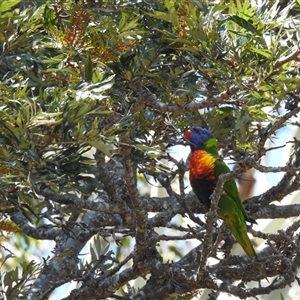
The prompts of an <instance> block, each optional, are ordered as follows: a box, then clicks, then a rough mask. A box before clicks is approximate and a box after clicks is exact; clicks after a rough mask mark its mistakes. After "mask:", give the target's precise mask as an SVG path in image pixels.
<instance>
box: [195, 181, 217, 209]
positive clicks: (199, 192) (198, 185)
mask: <svg viewBox="0 0 300 300" xmlns="http://www.w3.org/2000/svg"><path fill="white" fill-rule="evenodd" d="M191 186H192V188H193V191H194V193H195V194H196V196H197V197H198V199H199V201H200V202H201V203H202V204H203V205H205V206H206V207H207V209H210V204H211V200H210V198H209V197H210V196H211V194H212V193H213V191H214V189H215V186H216V184H215V182H214V181H212V180H210V179H207V178H205V177H203V178H196V179H193V180H191Z"/></svg>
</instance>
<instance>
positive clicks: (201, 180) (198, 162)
mask: <svg viewBox="0 0 300 300" xmlns="http://www.w3.org/2000/svg"><path fill="white" fill-rule="evenodd" d="M183 137H184V138H185V139H186V140H187V141H188V142H189V144H190V148H191V155H190V160H189V179H190V184H191V187H192V189H193V191H194V193H195V194H196V196H197V198H198V199H199V201H200V202H201V203H202V204H203V205H204V206H205V207H206V208H207V209H210V207H211V199H210V196H211V195H212V193H213V192H214V189H215V187H216V185H217V182H218V178H219V176H220V175H222V174H226V173H229V172H230V169H229V167H228V166H227V164H226V163H225V162H224V161H223V160H222V159H221V157H220V155H219V152H218V142H217V140H216V139H215V138H214V136H213V134H212V132H211V131H210V130H208V129H206V128H203V127H192V128H190V129H188V130H186V131H184V133H183ZM217 213H218V217H219V218H220V219H222V220H223V221H224V222H225V223H226V224H227V225H228V227H229V228H230V230H231V232H232V234H233V235H234V237H235V238H236V240H237V242H238V243H239V244H240V245H241V246H242V248H243V249H244V251H245V253H246V254H247V255H248V256H249V257H250V258H256V257H257V255H256V252H255V250H254V247H253V245H252V243H251V241H250V239H249V236H248V233H247V225H246V221H247V222H249V223H251V224H257V222H256V221H255V220H253V219H252V218H250V217H249V216H248V215H247V213H246V210H245V208H244V205H243V202H242V200H241V197H240V195H239V192H238V188H237V185H236V183H235V180H234V179H233V178H230V179H229V180H227V181H226V182H225V183H224V185H223V191H222V194H221V196H220V199H219V202H218V206H217ZM258 269H259V270H260V272H262V274H263V276H264V277H265V278H266V279H267V277H266V274H265V272H264V270H263V269H262V268H260V267H259V268H258Z"/></svg>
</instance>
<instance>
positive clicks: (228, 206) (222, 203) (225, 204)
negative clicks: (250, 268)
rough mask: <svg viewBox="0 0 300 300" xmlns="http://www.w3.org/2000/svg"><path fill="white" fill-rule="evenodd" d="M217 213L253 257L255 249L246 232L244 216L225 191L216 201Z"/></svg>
mask: <svg viewBox="0 0 300 300" xmlns="http://www.w3.org/2000/svg"><path fill="white" fill-rule="evenodd" d="M218 215H219V217H220V218H221V219H223V221H224V222H225V223H226V224H227V225H228V226H229V228H230V230H231V232H232V234H233V235H234V237H235V238H236V240H237V242H238V243H239V244H240V245H241V246H242V248H243V249H244V251H245V252H246V254H247V255H248V256H249V257H250V258H252V257H255V256H256V253H255V250H254V248H253V245H252V243H251V241H250V239H249V237H248V234H247V226H246V223H245V217H244V215H243V213H242V212H241V210H240V208H239V207H238V206H237V204H236V202H235V201H234V200H233V199H232V198H231V197H230V196H229V195H226V194H225V193H224V194H223V195H222V196H221V198H220V200H219V203H218Z"/></svg>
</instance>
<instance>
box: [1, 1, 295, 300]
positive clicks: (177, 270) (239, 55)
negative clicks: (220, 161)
mask: <svg viewBox="0 0 300 300" xmlns="http://www.w3.org/2000/svg"><path fill="white" fill-rule="evenodd" d="M24 2H25V1H24ZM258 2H260V1H258ZM299 9H300V6H299V3H295V2H293V1H290V3H289V2H284V4H280V3H278V2H276V3H273V1H264V2H263V3H255V1H247V0H245V1H243V0H236V1H227V0H223V1H214V2H213V1H192V0H185V1H180V0H164V1H152V0H149V1H130V0H127V1H125V0H124V1H98V2H94V1H85V2H83V1H82V2H81V1H77V2H76V3H75V2H74V3H73V2H71V1H57V2H52V3H50V2H47V3H43V1H37V2H35V3H32V2H31V5H24V3H20V1H19V0H0V11H1V16H0V43H1V60H0V65H1V68H0V76H1V82H0V85H1V88H0V157H1V160H0V174H1V178H0V195H1V197H0V212H1V218H0V220H1V221H0V228H1V229H2V230H3V232H11V233H9V234H7V233H5V234H4V233H3V234H4V236H2V237H1V245H2V246H1V252H2V255H3V261H2V270H1V272H2V274H1V278H2V281H3V285H2V288H3V290H4V291H3V294H5V295H6V297H7V299H48V298H49V297H50V295H51V293H52V292H53V291H55V290H56V289H57V288H58V287H59V286H62V285H63V284H65V283H71V282H75V283H77V284H78V285H77V286H76V287H75V286H74V288H73V290H72V291H71V292H70V294H69V296H66V298H64V299H108V298H110V299H170V298H178V299H181V297H187V298H191V297H193V296H194V295H198V294H199V295H200V294H201V292H202V291H203V290H207V289H209V290H211V293H210V295H209V299H217V298H218V296H219V295H220V293H221V292H227V293H229V294H232V295H235V296H237V297H240V298H246V297H250V296H257V295H263V294H268V293H270V292H272V291H275V290H278V289H280V288H284V287H286V286H288V285H290V284H291V283H293V282H295V281H296V282H297V281H298V278H297V276H296V275H297V270H298V269H299V268H300V241H299V236H298V229H299V227H300V219H299V218H296V219H291V218H292V217H297V216H298V215H299V213H300V204H293V205H278V202H276V201H280V200H282V199H283V198H284V197H285V196H287V195H288V194H290V193H292V192H294V191H297V190H298V189H299V186H300V178H299V177H300V174H299V166H300V143H299V141H298V140H297V139H296V138H295V137H293V136H291V137H290V139H289V145H292V148H293V151H292V152H291V153H287V159H286V164H285V165H283V166H278V165H275V166H272V167H266V166H264V165H262V164H261V159H262V158H263V157H264V156H265V155H268V154H269V153H270V152H272V151H273V150H274V148H276V147H271V148H270V143H269V142H270V141H273V140H274V138H276V136H277V134H278V131H279V130H280V129H281V128H282V127H284V126H287V125H289V126H291V128H292V129H293V130H294V129H295V132H296V130H297V129H299V123H298V122H297V114H298V113H299V111H300V106H299V99H300V98H299V91H300V80H299V79H300V74H299V54H300V50H299V41H300V37H299V29H298V26H299V22H300V16H299V15H298V11H299ZM193 125H200V126H205V127H208V128H210V129H211V130H212V131H213V132H214V134H215V136H216V137H217V138H218V140H219V142H220V144H221V146H222V154H223V156H224V158H228V157H230V158H231V159H233V160H234V161H236V162H237V163H236V168H235V171H234V173H233V174H232V176H234V175H238V174H241V173H242V172H243V171H246V170H248V169H251V168H254V169H256V170H259V171H260V172H265V173H273V172H282V173H283V176H282V179H281V180H280V181H279V182H277V184H276V185H274V186H273V187H272V188H270V189H268V190H267V191H266V192H265V193H263V194H261V195H259V196H256V197H252V198H251V199H248V200H247V201H246V202H245V206H246V208H247V210H248V212H249V215H251V217H252V218H254V219H257V220H258V222H259V219H276V218H285V219H288V218H290V219H289V220H290V222H289V225H288V226H287V227H286V228H285V229H284V230H279V231H276V232H275V233H270V234H268V233H267V232H262V231H260V230H259V228H258V229H257V230H256V229H255V230H254V229H253V228H252V229H250V228H249V230H250V231H251V234H252V235H253V236H254V237H259V238H262V239H264V240H265V248H264V250H263V251H261V252H260V253H259V254H258V258H257V259H253V260H250V259H249V258H248V257H246V256H245V255H242V256H237V255H232V254H231V249H232V246H233V244H234V243H235V241H234V239H233V238H232V236H231V235H230V233H229V231H228V230H227V228H226V227H225V226H224V225H222V224H221V222H217V219H216V217H215V211H210V212H208V214H209V215H208V216H209V217H210V218H208V219H206V218H203V219H201V220H200V219H199V218H198V216H197V214H199V213H201V214H203V213H207V212H206V210H205V208H204V207H203V206H201V204H200V203H199V202H198V201H197V199H196V197H195V195H194V194H193V193H192V192H190V193H187V192H186V187H187V185H188V183H187V181H186V180H185V177H184V176H185V173H186V172H187V171H188V170H187V164H186V162H184V161H181V160H177V159H176V158H175V156H174V155H173V154H174V151H176V150H174V149H176V146H177V145H187V142H186V141H184V140H183V138H182V131H183V130H184V129H186V128H188V127H190V126H193ZM185 151H187V152H188V151H189V147H186V150H185ZM174 183H175V184H174ZM151 184H154V185H156V186H160V187H161V189H162V190H164V191H165V192H166V194H167V196H164V197H153V196H152V195H150V194H149V192H148V191H149V186H151ZM140 185H142V186H143V187H147V186H148V189H147V188H146V189H145V190H146V192H145V191H144V190H143V189H142V188H139V187H140ZM219 196H220V195H219ZM215 197H218V195H217V194H216V195H215ZM179 216H182V219H181V221H180V222H179V220H180V218H179ZM187 220H188V221H189V225H187V224H186V223H185V222H186V221H187ZM182 221H184V222H183V223H181V222H182ZM158 227H159V229H158ZM171 229H172V230H171ZM91 239H92V241H91ZM39 240H47V241H52V242H53V244H51V245H54V246H53V249H48V251H46V252H45V253H43V259H41V260H40V261H38V260H37V259H35V260H31V259H30V257H31V256H30V255H31V254H32V253H37V249H38V248H39V247H40V245H41V243H42V241H40V242H38V241H39ZM7 241H9V242H8V243H7ZM189 241H193V244H189ZM182 242H185V243H186V244H188V245H190V246H189V247H186V248H185V247H182ZM160 244H163V245H164V247H160ZM8 245H9V246H8ZM87 245H90V246H89V247H87ZM191 245H193V246H191ZM15 246H16V247H17V248H18V251H16V248H15ZM83 249H84V250H83ZM186 249H188V251H186ZM82 251H83V252H84V253H86V252H90V258H89V259H86V258H85V257H84V256H83V255H82V254H80V253H81V252H82ZM170 253H173V256H172V257H174V261H173V260H169V254H170ZM37 255H38V254H37ZM211 258H215V260H213V261H214V262H213V263H212V260H211ZM20 259H21V260H20ZM258 264H259V265H261V266H263V268H264V270H265V271H266V274H267V275H268V276H269V278H270V282H269V283H268V282H266V281H264V282H263V285H259V284H258V283H256V285H255V287H253V286H248V285H247V283H248V282H250V281H254V282H258V281H260V280H262V279H263V278H262V274H261V273H260V272H258V271H257V266H258ZM137 278H144V279H145V281H144V282H143V283H142V284H140V288H139V290H137V289H136V288H135V282H134V281H133V280H134V279H137ZM187 298H185V299H187Z"/></svg>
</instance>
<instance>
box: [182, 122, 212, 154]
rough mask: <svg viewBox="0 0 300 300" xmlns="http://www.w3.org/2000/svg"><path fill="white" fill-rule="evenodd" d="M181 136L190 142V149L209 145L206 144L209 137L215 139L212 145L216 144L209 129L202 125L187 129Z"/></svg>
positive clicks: (203, 147)
mask: <svg viewBox="0 0 300 300" xmlns="http://www.w3.org/2000/svg"><path fill="white" fill-rule="evenodd" d="M183 137H184V138H185V139H186V140H188V141H189V142H190V145H191V149H192V151H193V150H196V149H205V148H207V147H209V145H207V142H208V140H209V139H213V141H215V142H214V146H215V145H216V140H215V139H214V136H213V134H212V133H211V131H209V130H208V129H205V128H203V127H193V128H191V129H188V130H186V131H185V132H184V133H183Z"/></svg>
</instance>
